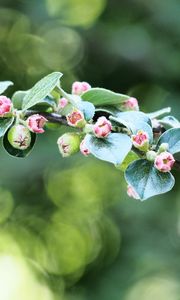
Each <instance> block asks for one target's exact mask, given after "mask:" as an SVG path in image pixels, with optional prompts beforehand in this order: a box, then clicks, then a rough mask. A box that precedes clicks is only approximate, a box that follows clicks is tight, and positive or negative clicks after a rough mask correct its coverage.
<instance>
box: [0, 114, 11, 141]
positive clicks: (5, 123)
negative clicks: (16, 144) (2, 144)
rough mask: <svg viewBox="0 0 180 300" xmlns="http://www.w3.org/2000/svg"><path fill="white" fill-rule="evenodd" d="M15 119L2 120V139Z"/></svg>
mask: <svg viewBox="0 0 180 300" xmlns="http://www.w3.org/2000/svg"><path fill="white" fill-rule="evenodd" d="M13 121H14V118H0V137H2V136H3V135H4V134H5V133H6V131H7V130H8V128H9V127H10V126H11V125H12V123H13Z"/></svg>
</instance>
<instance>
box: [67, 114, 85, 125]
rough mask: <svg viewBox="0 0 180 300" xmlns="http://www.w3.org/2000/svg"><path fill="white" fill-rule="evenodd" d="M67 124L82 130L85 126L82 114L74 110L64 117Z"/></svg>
mask: <svg viewBox="0 0 180 300" xmlns="http://www.w3.org/2000/svg"><path fill="white" fill-rule="evenodd" d="M66 119H67V122H68V124H69V125H70V126H72V127H78V128H82V127H84V126H85V125H86V121H85V119H84V114H83V113H82V112H81V111H80V110H77V109H74V110H73V111H72V112H71V113H69V114H68V115H67V116H66Z"/></svg>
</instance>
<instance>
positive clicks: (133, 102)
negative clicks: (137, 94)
mask: <svg viewBox="0 0 180 300" xmlns="http://www.w3.org/2000/svg"><path fill="white" fill-rule="evenodd" d="M121 108H122V110H125V111H129V110H133V111H138V110H139V105H138V100H137V99H136V98H134V97H130V98H128V99H127V100H126V101H125V102H124V103H123V104H122V107H121Z"/></svg>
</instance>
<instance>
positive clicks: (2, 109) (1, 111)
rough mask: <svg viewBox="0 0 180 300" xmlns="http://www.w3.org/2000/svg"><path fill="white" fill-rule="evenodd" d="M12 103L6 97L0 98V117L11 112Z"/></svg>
mask: <svg viewBox="0 0 180 300" xmlns="http://www.w3.org/2000/svg"><path fill="white" fill-rule="evenodd" d="M11 107H12V102H11V100H10V99H9V98H7V97H6V96H0V117H4V115H5V114H7V113H9V112H10V111H11Z"/></svg>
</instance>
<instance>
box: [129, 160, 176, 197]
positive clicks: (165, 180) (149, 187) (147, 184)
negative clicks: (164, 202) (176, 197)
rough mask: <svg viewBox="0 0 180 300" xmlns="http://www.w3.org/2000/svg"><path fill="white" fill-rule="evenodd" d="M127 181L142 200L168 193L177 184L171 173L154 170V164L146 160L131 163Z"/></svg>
mask: <svg viewBox="0 0 180 300" xmlns="http://www.w3.org/2000/svg"><path fill="white" fill-rule="evenodd" d="M125 179H126V181H127V183H128V184H129V185H130V186H132V187H133V188H134V190H135V191H136V193H137V194H138V195H139V197H140V199H141V200H146V199H148V198H150V197H152V196H155V195H159V194H163V193H166V192H168V191H170V190H171V189H172V188H173V186H174V183H175V180H174V177H173V176H172V174H171V173H170V172H167V173H163V172H160V171H158V170H157V169H156V168H154V166H153V163H151V162H149V161H147V160H145V159H139V160H136V161H134V162H133V163H131V164H130V165H129V166H128V167H127V169H126V171H125Z"/></svg>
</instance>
